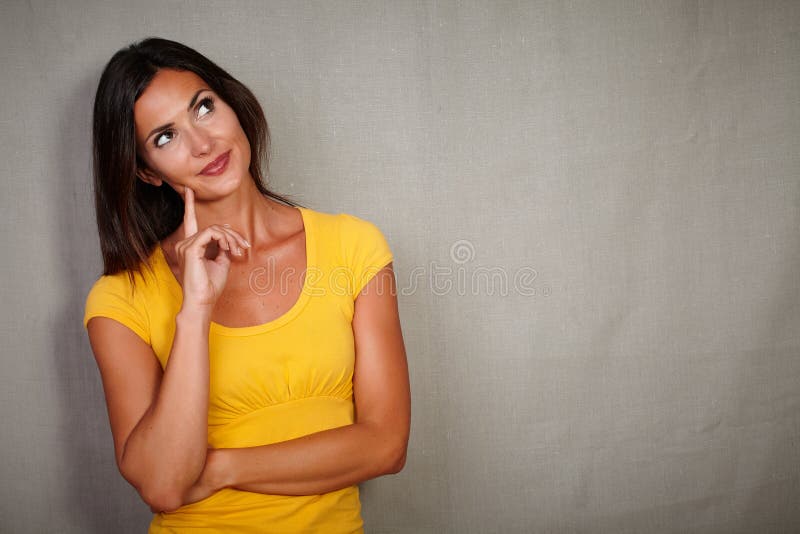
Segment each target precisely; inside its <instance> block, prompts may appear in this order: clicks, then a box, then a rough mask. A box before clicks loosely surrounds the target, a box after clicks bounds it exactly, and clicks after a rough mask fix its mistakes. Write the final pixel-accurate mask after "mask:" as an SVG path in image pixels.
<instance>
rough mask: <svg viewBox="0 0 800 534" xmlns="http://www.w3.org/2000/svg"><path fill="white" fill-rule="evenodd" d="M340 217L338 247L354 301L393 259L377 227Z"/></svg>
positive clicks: (348, 216)
mask: <svg viewBox="0 0 800 534" xmlns="http://www.w3.org/2000/svg"><path fill="white" fill-rule="evenodd" d="M341 216H342V217H343V221H342V223H343V224H342V226H341V228H342V243H343V244H344V246H345V257H346V258H347V268H348V274H349V276H350V283H351V284H352V285H351V287H352V288H353V290H354V291H353V299H355V298H356V297H357V296H358V294H359V293H361V291H362V290H363V289H364V287H365V286H366V285H367V283H368V282H369V281H370V280H371V279H372V278H373V277H374V276H375V275H376V274H377V273H378V271H380V270H381V269H382V268H384V267H386V265H387V264H388V263H389V262H391V261H392V260H393V255H392V251H391V249H390V248H389V243H388V242H387V241H386V237H384V235H383V233H382V232H381V231H380V229H379V228H378V227H377V226H375V225H374V224H373V223H371V222H369V221H366V220H364V219H360V218H358V217H356V216H354V215H348V214H341Z"/></svg>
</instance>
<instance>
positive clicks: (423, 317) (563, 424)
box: [0, 0, 800, 534]
mask: <svg viewBox="0 0 800 534" xmlns="http://www.w3.org/2000/svg"><path fill="white" fill-rule="evenodd" d="M0 11H1V13H2V16H0V29H2V31H0V58H2V71H0V95H2V99H3V103H2V106H1V107H0V130H1V131H2V142H0V162H2V164H1V168H2V175H3V180H2V184H3V185H2V188H3V195H2V197H1V198H0V202H2V212H3V218H4V220H5V228H6V231H5V232H4V236H3V238H2V243H3V249H4V260H3V262H2V266H3V267H2V269H3V271H2V303H3V304H2V309H1V310H0V327H2V332H3V349H2V364H3V372H2V373H0V384H2V389H0V417H2V432H0V452H2V463H1V464H0V465H2V467H0V481H1V482H0V530H2V531H3V532H64V533H86V532H98V533H101V532H144V531H145V528H146V526H147V523H148V521H149V516H150V514H149V512H148V510H147V508H146V506H145V505H144V504H142V503H141V501H140V500H139V499H138V496H137V495H136V493H135V492H134V491H133V490H132V489H131V488H130V487H129V486H128V485H127V484H126V483H125V482H124V481H123V480H122V478H121V477H120V476H119V474H118V473H117V471H116V467H115V465H114V461H113V453H112V442H111V436H110V432H109V429H108V422H107V416H106V411H105V405H104V400H103V394H102V389H101V384H100V379H99V375H98V373H97V370H96V367H95V364H94V361H93V358H92V356H91V353H90V350H89V346H88V342H87V339H86V335H85V332H84V330H83V328H82V325H81V317H82V311H83V299H84V297H85V294H86V291H87V290H88V288H89V287H90V285H91V284H92V282H93V281H94V280H95V279H96V277H97V276H98V274H99V272H100V256H99V246H98V242H97V237H96V232H95V227H94V219H93V217H94V216H93V207H92V196H91V185H90V173H91V156H90V146H89V142H90V113H91V105H92V98H93V92H94V89H95V87H96V83H97V81H98V77H99V74H100V71H101V69H102V67H103V65H104V64H105V62H106V61H107V60H108V59H109V58H110V56H111V54H112V53H113V52H114V51H115V50H117V49H118V48H120V47H121V46H123V45H125V44H127V43H129V42H132V41H134V40H137V39H139V38H142V37H144V36H149V35H158V36H163V37H168V38H172V39H176V40H179V41H183V42H185V43H187V44H189V45H190V46H193V47H195V48H197V49H198V50H200V51H201V52H203V53H205V54H207V55H208V56H210V57H211V58H212V59H214V60H216V61H218V62H219V63H220V64H221V65H223V66H224V67H226V68H228V69H229V70H230V71H231V72H232V73H233V74H234V75H235V76H237V77H238V78H240V79H241V80H242V81H244V82H245V83H246V84H248V85H249V86H250V87H251V88H252V89H253V90H254V92H255V93H256V95H257V96H258V97H259V99H260V100H261V102H262V103H263V106H264V108H265V110H266V113H267V116H268V119H269V121H270V125H271V128H272V134H273V140H274V159H273V165H272V173H271V184H272V186H273V187H274V188H275V189H276V190H278V191H280V192H283V193H286V194H290V195H294V197H295V198H296V199H297V200H299V201H300V202H302V203H304V204H306V205H308V206H310V207H313V208H315V209H318V210H321V211H328V212H340V211H341V212H348V213H353V214H356V215H358V216H361V217H363V218H366V219H368V220H371V221H373V222H375V223H376V224H377V225H378V226H379V227H380V228H381V229H382V230H383V231H384V233H385V235H386V236H387V238H388V240H389V242H390V244H391V246H392V249H393V251H394V253H395V255H396V259H395V268H396V271H397V276H398V281H399V285H400V287H401V290H402V291H403V292H402V294H401V296H400V308H401V314H402V321H403V327H404V333H405V339H406V343H407V349H408V356H409V362H410V366H411V379H412V387H413V394H414V403H413V408H414V414H413V429H412V436H411V442H410V444H409V457H408V465H407V467H406V469H405V470H404V471H403V472H402V473H401V474H400V475H398V476H394V477H387V478H383V479H379V480H375V481H372V482H369V483H367V484H364V485H363V487H362V491H363V505H364V517H365V519H366V524H367V528H368V531H369V532H375V533H380V532H385V533H389V532H391V533H409V534H410V533H439V532H452V533H484V532H608V533H612V532H613V533H617V532H725V533H731V532H742V533H744V532H792V531H795V532H796V531H798V530H799V529H800V512H798V509H800V508H798V507H797V506H796V505H797V502H798V497H800V478H799V475H800V468H798V466H799V465H800V447H799V446H798V443H800V328H798V326H800V286H799V285H798V280H799V279H800V238H798V224H799V223H800V217H798V215H799V214H800V210H799V209H798V207H799V204H800V185H799V184H798V174H799V171H800V150H798V149H799V148H800V143H799V141H800V37H799V34H798V31H799V30H800V3H798V2H795V1H739V0H732V1H727V0H726V1H710V0H709V1H697V0H694V1H692V0H686V1H651V0H647V1H645V0H642V1H621V0H620V1H610V0H604V1H588V0H587V1H550V2H546V1H535V2H534V1H531V2H510V1H509V2H507V1H504V2H499V1H496V2H488V1H487V2H453V1H436V2H434V1H430V2H412V1H399V2H343V1H336V2H327V1H320V2H261V1H239V0H237V1H216V2H213V1H203V2H179V1H167V2H165V1H151V0H145V1H137V2H129V1H121V0H106V1H102V2H101V1H86V2H79V1H61V2H49V1H29V2H21V1H20V2H17V1H6V2H3V3H2V6H1V7H0Z"/></svg>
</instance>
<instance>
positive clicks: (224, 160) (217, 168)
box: [197, 150, 231, 176]
mask: <svg viewBox="0 0 800 534" xmlns="http://www.w3.org/2000/svg"><path fill="white" fill-rule="evenodd" d="M230 157H231V151H230V150H228V151H227V152H225V153H224V154H222V155H221V156H219V157H218V158H217V159H215V160H214V161H212V162H211V163H209V164H208V165H206V166H205V167H203V170H202V171H200V172H199V173H197V174H203V175H206V176H217V175H219V174H222V173H223V172H224V171H225V169H226V168H227V167H228V161H229V160H230Z"/></svg>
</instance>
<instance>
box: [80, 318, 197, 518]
mask: <svg viewBox="0 0 800 534" xmlns="http://www.w3.org/2000/svg"><path fill="white" fill-rule="evenodd" d="M209 321H210V320H209V319H208V318H206V317H203V316H202V315H200V316H197V315H194V314H192V313H191V312H188V313H187V311H186V310H182V311H181V312H180V313H179V314H178V315H177V317H176V319H175V323H176V324H175V338H174V341H173V344H172V350H171V352H170V356H169V361H168V363H167V367H166V369H164V371H163V373H162V371H161V365H160V364H159V362H158V359H157V358H156V355H155V353H154V352H153V349H152V348H151V347H150V345H148V344H146V343H145V342H144V341H143V340H142V339H141V338H140V337H139V336H138V335H136V334H135V333H133V331H131V330H130V329H128V327H126V326H123V325H122V324H121V323H118V322H117V321H115V320H113V319H109V318H106V317H94V318H92V319H91V320H90V321H89V324H88V325H87V326H88V332H89V339H90V342H91V345H92V350H93V352H94V355H95V359H96V360H97V365H98V368H99V369H100V375H101V377H102V380H103V389H104V390H105V396H106V405H107V406H108V417H109V421H110V423H111V432H112V434H113V436H114V450H115V456H116V459H117V466H118V467H119V470H120V473H121V474H122V476H123V477H124V478H125V479H126V480H127V481H128V482H130V483H131V484H132V485H133V486H134V487H135V488H136V490H137V491H138V492H139V494H140V495H141V496H142V499H143V500H144V501H145V502H146V503H147V504H148V505H149V506H150V507H151V508H152V509H153V510H157V511H170V510H174V509H176V508H178V507H180V505H181V502H182V497H183V492H184V491H186V489H187V488H189V487H190V486H191V485H192V483H193V482H194V481H195V480H196V479H197V477H198V476H199V475H200V473H201V472H202V469H203V465H204V464H205V458H206V451H207V449H208V426H207V425H208V421H207V417H208V327H209Z"/></svg>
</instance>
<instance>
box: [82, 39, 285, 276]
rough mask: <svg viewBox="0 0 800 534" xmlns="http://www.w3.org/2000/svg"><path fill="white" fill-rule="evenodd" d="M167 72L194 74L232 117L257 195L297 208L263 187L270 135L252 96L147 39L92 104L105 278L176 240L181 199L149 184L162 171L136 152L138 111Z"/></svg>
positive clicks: (190, 56)
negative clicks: (169, 239)
mask: <svg viewBox="0 0 800 534" xmlns="http://www.w3.org/2000/svg"><path fill="white" fill-rule="evenodd" d="M162 70H169V71H178V72H179V73H180V72H182V73H192V74H193V75H194V76H196V77H197V78H199V79H200V80H202V82H204V83H205V84H206V85H207V87H208V89H210V90H211V91H213V93H215V94H216V96H218V97H219V98H220V99H221V100H222V101H223V103H224V105H226V106H227V107H229V109H231V110H233V112H234V113H235V115H236V118H237V119H238V122H239V125H240V126H241V130H242V131H243V132H244V134H245V136H246V138H247V142H248V143H249V148H250V161H249V168H248V170H249V174H250V176H252V178H253V180H254V182H255V185H256V187H257V188H258V189H259V191H260V192H261V193H262V194H264V195H267V196H270V197H272V198H274V199H276V200H278V201H280V202H283V203H285V204H289V205H294V202H292V201H290V200H288V199H286V198H284V197H282V196H280V195H277V194H275V193H272V192H271V191H269V190H268V189H267V188H266V186H265V185H264V183H263V181H264V176H263V173H262V165H264V166H266V164H267V159H268V153H269V129H268V127H267V121H266V119H265V117H264V112H263V111H262V109H261V106H260V105H259V103H258V100H257V99H256V98H255V96H254V95H253V93H252V92H251V91H250V90H249V89H248V88H247V87H245V86H244V85H243V84H242V83H241V82H239V81H238V80H236V79H234V78H233V77H232V76H231V75H230V74H228V73H227V72H226V71H225V70H223V69H222V68H220V67H219V66H217V65H216V64H215V63H214V62H212V61H211V60H209V59H208V58H206V57H205V56H203V55H202V54H200V53H198V52H197V51H195V50H193V49H191V48H189V47H187V46H185V45H182V44H180V43H176V42H174V41H169V40H166V39H158V38H150V39H145V40H143V41H140V42H138V43H135V44H132V45H131V46H129V47H126V48H123V49H122V50H120V51H118V52H117V53H116V54H114V56H113V57H112V58H111V60H110V61H109V63H108V65H106V68H105V70H104V71H103V74H102V76H101V77H100V83H99V84H98V88H97V94H96V97H95V102H94V120H93V130H94V175H95V182H94V184H95V205H96V210H97V223H98V230H99V233H100V246H101V250H102V253H103V261H104V274H113V273H116V272H119V271H122V270H129V271H136V270H138V269H139V265H140V264H141V263H142V262H143V261H144V260H146V259H147V257H148V256H149V254H150V252H151V250H152V247H153V245H155V244H156V243H157V242H158V241H160V240H161V239H163V238H164V237H166V236H167V235H169V234H170V233H172V232H173V231H174V230H175V229H176V228H177V227H178V226H179V225H180V222H181V219H182V217H183V201H182V199H181V197H180V195H179V194H178V193H177V192H176V191H175V190H174V189H173V188H172V187H169V186H168V185H165V184H160V185H157V184H159V181H158V180H155V179H151V180H147V177H155V176H157V175H158V172H157V171H158V169H157V168H156V169H153V168H151V167H153V160H152V159H151V158H148V156H147V154H146V153H144V152H143V151H142V150H141V148H142V147H141V146H138V147H137V132H136V117H135V115H134V109H135V107H136V104H137V101H138V100H139V98H140V97H141V96H142V95H143V94H144V93H145V91H147V89H148V87H149V86H150V85H151V83H153V80H154V78H156V75H157V74H158V73H159V72H160V71H162ZM159 78H162V76H160V77H159ZM139 137H140V138H141V132H140V136H139ZM148 160H149V163H150V165H148ZM143 178H144V179H143Z"/></svg>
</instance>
